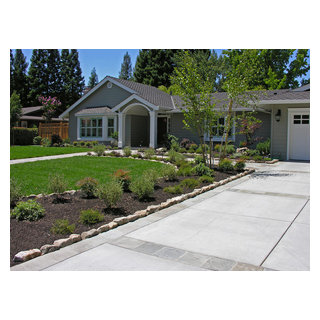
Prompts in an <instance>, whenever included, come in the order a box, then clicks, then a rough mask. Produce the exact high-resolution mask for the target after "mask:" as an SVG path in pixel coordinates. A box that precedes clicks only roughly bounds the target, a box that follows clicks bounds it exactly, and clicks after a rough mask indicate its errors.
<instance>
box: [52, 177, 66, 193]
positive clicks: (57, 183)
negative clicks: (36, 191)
mask: <svg viewBox="0 0 320 320" xmlns="http://www.w3.org/2000/svg"><path fill="white" fill-rule="evenodd" d="M67 187H68V183H67V181H66V180H65V178H64V176H63V175H60V174H58V173H56V174H51V175H49V182H48V191H49V192H50V193H62V192H64V191H65V190H67Z"/></svg>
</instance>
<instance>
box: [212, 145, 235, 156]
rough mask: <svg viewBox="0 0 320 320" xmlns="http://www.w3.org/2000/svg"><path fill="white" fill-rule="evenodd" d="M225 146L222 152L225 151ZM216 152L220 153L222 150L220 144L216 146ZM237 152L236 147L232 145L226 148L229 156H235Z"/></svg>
mask: <svg viewBox="0 0 320 320" xmlns="http://www.w3.org/2000/svg"><path fill="white" fill-rule="evenodd" d="M223 148H224V146H222V150H223ZM214 150H215V151H217V152H220V150H221V145H220V144H216V145H215V147H214ZM235 151H236V149H235V147H234V145H232V144H227V146H226V153H227V154H233V153H234V152H235Z"/></svg>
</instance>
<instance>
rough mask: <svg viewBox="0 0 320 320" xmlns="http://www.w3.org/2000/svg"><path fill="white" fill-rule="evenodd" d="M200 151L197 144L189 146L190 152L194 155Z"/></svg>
mask: <svg viewBox="0 0 320 320" xmlns="http://www.w3.org/2000/svg"><path fill="white" fill-rule="evenodd" d="M197 149H198V146H197V145H196V144H195V143H192V144H191V145H190V146H189V152H191V153H194V152H195V151H196V150H197Z"/></svg>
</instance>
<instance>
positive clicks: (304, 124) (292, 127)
mask: <svg viewBox="0 0 320 320" xmlns="http://www.w3.org/2000/svg"><path fill="white" fill-rule="evenodd" d="M287 142H288V144H287V149H288V150H287V157H288V160H310V109H307V108H303V109H302V108H292V109H288V141H287Z"/></svg>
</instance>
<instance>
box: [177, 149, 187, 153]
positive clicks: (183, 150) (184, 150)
mask: <svg viewBox="0 0 320 320" xmlns="http://www.w3.org/2000/svg"><path fill="white" fill-rule="evenodd" d="M179 152H180V153H186V152H187V149H186V148H180V149H179Z"/></svg>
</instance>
